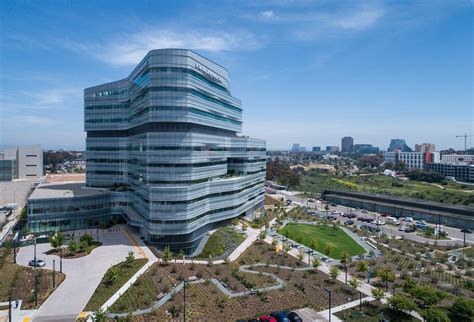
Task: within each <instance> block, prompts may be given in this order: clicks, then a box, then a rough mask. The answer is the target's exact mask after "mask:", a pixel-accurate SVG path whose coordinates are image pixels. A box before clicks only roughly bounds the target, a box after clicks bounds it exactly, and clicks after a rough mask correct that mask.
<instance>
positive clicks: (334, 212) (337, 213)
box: [332, 210, 344, 215]
mask: <svg viewBox="0 0 474 322" xmlns="http://www.w3.org/2000/svg"><path fill="white" fill-rule="evenodd" d="M332 214H333V215H344V213H343V212H342V211H340V210H334V211H333V212H332Z"/></svg>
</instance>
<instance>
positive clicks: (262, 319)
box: [258, 315, 278, 322]
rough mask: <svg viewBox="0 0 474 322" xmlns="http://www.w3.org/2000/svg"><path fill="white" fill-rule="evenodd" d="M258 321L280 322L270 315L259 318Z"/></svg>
mask: <svg viewBox="0 0 474 322" xmlns="http://www.w3.org/2000/svg"><path fill="white" fill-rule="evenodd" d="M258 320H259V321H260V322H278V321H277V319H275V318H274V317H271V316H269V315H262V316H261V317H259V318H258Z"/></svg>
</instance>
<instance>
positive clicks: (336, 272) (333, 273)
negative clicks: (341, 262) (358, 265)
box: [329, 265, 341, 280]
mask: <svg viewBox="0 0 474 322" xmlns="http://www.w3.org/2000/svg"><path fill="white" fill-rule="evenodd" d="M340 271H341V270H340V269H339V268H338V267H337V266H336V265H334V266H332V267H331V268H330V269H329V276H331V278H332V279H333V280H336V278H337V277H338V276H339V272H340Z"/></svg>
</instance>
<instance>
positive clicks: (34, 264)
mask: <svg viewBox="0 0 474 322" xmlns="http://www.w3.org/2000/svg"><path fill="white" fill-rule="evenodd" d="M28 265H30V266H32V267H45V266H46V263H45V262H44V260H42V259H36V262H35V260H34V259H32V260H30V261H29V262H28Z"/></svg>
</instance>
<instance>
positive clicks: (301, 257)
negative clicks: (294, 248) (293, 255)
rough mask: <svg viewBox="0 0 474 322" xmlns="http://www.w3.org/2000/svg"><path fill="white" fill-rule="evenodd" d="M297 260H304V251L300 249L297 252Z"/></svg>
mask: <svg viewBox="0 0 474 322" xmlns="http://www.w3.org/2000/svg"><path fill="white" fill-rule="evenodd" d="M297 256H298V260H299V261H300V262H301V261H303V258H304V251H303V250H302V249H300V251H299V252H298V255H297Z"/></svg>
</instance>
